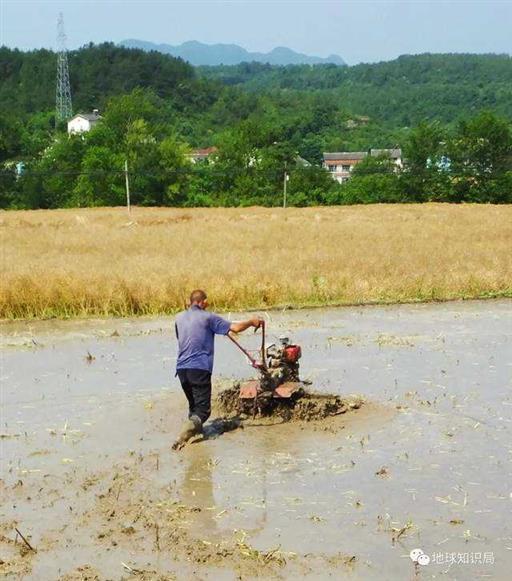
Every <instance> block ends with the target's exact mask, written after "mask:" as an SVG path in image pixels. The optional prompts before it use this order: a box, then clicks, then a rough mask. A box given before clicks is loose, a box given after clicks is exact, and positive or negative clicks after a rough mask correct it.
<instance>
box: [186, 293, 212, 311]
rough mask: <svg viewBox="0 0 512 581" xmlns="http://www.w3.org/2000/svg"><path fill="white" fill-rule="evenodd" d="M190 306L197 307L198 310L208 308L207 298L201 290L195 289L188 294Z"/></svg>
mask: <svg viewBox="0 0 512 581" xmlns="http://www.w3.org/2000/svg"><path fill="white" fill-rule="evenodd" d="M192 305H197V306H198V307H199V308H200V309H206V307H207V306H208V297H207V296H206V293H205V292H204V291H203V290H201V289H197V290H195V291H192V292H191V293H190V306H192Z"/></svg>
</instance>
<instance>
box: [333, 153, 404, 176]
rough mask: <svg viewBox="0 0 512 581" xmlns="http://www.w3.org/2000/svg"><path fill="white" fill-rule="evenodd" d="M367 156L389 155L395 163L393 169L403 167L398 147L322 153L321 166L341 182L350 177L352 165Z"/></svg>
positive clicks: (398, 169) (396, 169)
mask: <svg viewBox="0 0 512 581" xmlns="http://www.w3.org/2000/svg"><path fill="white" fill-rule="evenodd" d="M368 156H371V157H390V158H391V160H392V161H393V164H394V165H395V171H397V172H398V171H400V170H402V169H403V159H402V150H401V149H400V148H394V149H370V150H369V151H338V152H333V153H324V154H323V163H322V167H324V168H325V169H327V171H329V173H330V174H331V175H332V178H333V179H334V180H336V181H337V182H339V183H340V184H343V183H345V182H347V181H348V180H349V179H350V178H351V177H352V172H353V170H354V167H355V166H356V165H357V164H358V163H361V162H362V161H363V160H364V159H366V158H367V157H368Z"/></svg>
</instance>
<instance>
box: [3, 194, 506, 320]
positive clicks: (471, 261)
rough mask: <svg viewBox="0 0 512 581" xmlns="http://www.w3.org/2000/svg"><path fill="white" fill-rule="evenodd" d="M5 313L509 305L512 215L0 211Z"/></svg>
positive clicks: (488, 211) (405, 208)
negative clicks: (203, 303) (486, 301)
mask: <svg viewBox="0 0 512 581" xmlns="http://www.w3.org/2000/svg"><path fill="white" fill-rule="evenodd" d="M0 217H1V219H0V235H1V240H0V243H1V245H2V278H1V281H0V317H4V318H30V317H35V318H46V317H75V316H88V315H99V316H106V315H114V316H128V315H141V314H157V313H172V312H174V311H176V310H178V309H180V308H181V307H182V306H183V303H184V301H185V300H186V297H187V295H188V293H189V291H190V289H191V288H195V287H204V288H206V289H207V291H208V293H209V295H210V298H211V303H212V306H213V307H214V308H216V309H221V310H240V309H262V308H268V307H273V306H292V307H300V306H307V305H310V306H318V305H328V304H350V303H352V304H362V303H373V302H405V301H426V300H444V299H453V298H475V297H489V296H510V295H511V294H512V253H511V252H510V248H511V247H512V206H492V205H458V206H456V205H448V204H445V205H443V204H424V205H413V204H411V205H372V206H352V207H322V208H302V209H301V208H288V209H286V210H282V209H280V208H222V209H221V208H219V209H172V208H134V209H133V212H132V215H131V217H128V215H127V213H126V210H125V209H122V208H114V209H109V208H96V209H70V210H52V211H44V210H39V211H16V212H2V213H1V214H0Z"/></svg>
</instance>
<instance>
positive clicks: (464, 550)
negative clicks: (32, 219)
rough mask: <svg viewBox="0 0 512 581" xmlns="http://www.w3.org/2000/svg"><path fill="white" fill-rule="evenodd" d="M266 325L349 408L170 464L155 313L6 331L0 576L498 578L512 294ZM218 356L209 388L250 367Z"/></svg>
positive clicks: (168, 383)
mask: <svg viewBox="0 0 512 581" xmlns="http://www.w3.org/2000/svg"><path fill="white" fill-rule="evenodd" d="M266 317H267V327H268V330H269V332H270V334H271V337H270V338H271V339H272V338H273V336H274V337H275V336H278V335H280V334H283V333H286V334H289V335H290V337H291V338H292V340H293V341H296V342H297V343H299V344H300V345H301V346H302V350H303V358H302V360H301V375H302V376H303V378H305V379H309V380H311V382H312V386H311V387H312V389H314V390H315V391H316V392H319V393H325V394H335V395H340V396H343V397H346V396H350V397H359V396H361V397H362V398H363V399H364V404H363V405H361V407H359V408H358V409H354V410H351V411H350V412H347V413H345V414H342V415H339V416H336V417H334V418H329V419H328V421H312V422H289V423H282V422H279V421H276V422H275V423H272V422H258V421H254V422H251V423H250V425H246V426H245V428H244V429H236V430H233V431H230V432H226V433H224V434H221V435H219V436H218V437H211V438H210V439H208V440H205V441H202V442H198V443H196V444H191V445H189V446H187V447H185V448H184V449H183V450H182V451H180V452H179V453H176V452H171V450H170V446H171V444H172V441H173V440H174V438H175V437H176V434H177V432H178V430H179V427H180V423H181V421H182V419H183V418H184V412H185V400H184V397H183V396H182V394H181V393H180V388H179V384H178V381H177V379H176V378H174V363H175V350H176V342H175V338H174V334H173V326H172V319H136V320H127V319H119V320H113V319H108V320H98V321H96V320H87V321H64V322H57V321H50V322H37V323H26V322H25V323H4V324H3V325H2V345H1V357H2V359H1V381H2V384H1V389H2V391H1V424H0V453H1V466H0V468H1V472H0V495H1V499H2V502H1V506H0V577H1V576H4V577H5V578H7V579H36V580H44V581H46V580H57V579H61V580H64V581H74V580H89V581H91V580H106V579H112V580H121V579H147V580H164V579H180V580H181V579H187V580H188V579H215V580H224V579H226V580H230V579H252V578H260V579H292V578H296V577H303V578H305V579H354V580H359V579H364V580H366V579H370V580H373V579H375V580H376V579H379V580H388V579H389V580H397V579H460V580H466V579H480V578H482V579H499V580H501V579H503V580H505V579H509V578H510V570H511V568H512V525H511V522H512V519H511V516H512V478H511V476H512V438H511V427H512V302H511V301H487V302H467V303H464V302H454V303H444V304H429V305H404V306H398V307H364V308H342V309H317V310H308V311H287V312H270V313H268V315H266ZM231 318H232V319H237V318H239V316H238V315H236V316H235V315H233V316H232V317H231ZM243 342H244V345H246V346H253V344H254V346H255V347H257V343H258V337H257V336H256V337H255V336H253V335H250V334H247V335H246V337H245V338H244V339H243ZM216 350H217V352H216V369H215V376H216V379H217V388H218V389H221V388H222V387H225V386H227V385H230V384H231V383H232V382H233V381H234V380H236V379H241V378H249V377H251V376H252V370H251V368H250V367H249V366H248V365H247V364H246V363H245V361H244V359H243V357H242V356H241V355H240V353H239V352H237V351H235V350H234V347H233V345H232V344H231V343H230V342H228V341H227V340H225V339H223V338H218V339H217V342H216ZM16 529H17V530H18V531H19V533H20V534H21V535H23V537H24V539H25V540H23V539H22V537H21V536H20V534H18V533H17V532H16ZM414 549H420V550H421V551H422V552H423V553H424V555H427V556H428V559H429V560H430V562H429V563H428V564H419V563H415V562H414V561H413V560H411V558H410V552H411V551H412V550H414ZM426 560H427V559H426V558H423V559H422V561H423V562H425V561H426Z"/></svg>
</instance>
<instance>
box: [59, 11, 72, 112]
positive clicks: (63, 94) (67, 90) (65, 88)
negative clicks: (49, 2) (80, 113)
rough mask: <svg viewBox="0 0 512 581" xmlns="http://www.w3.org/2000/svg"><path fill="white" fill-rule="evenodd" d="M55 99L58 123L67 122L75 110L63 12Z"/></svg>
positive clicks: (60, 17) (60, 25) (60, 26)
mask: <svg viewBox="0 0 512 581" xmlns="http://www.w3.org/2000/svg"><path fill="white" fill-rule="evenodd" d="M55 97H56V99H55V101H56V108H55V109H56V117H57V121H67V120H68V119H70V118H71V116H72V115H73V108H72V105H71V87H70V85H69V68H68V53H67V50H66V34H65V32H64V18H63V16H62V12H61V13H60V14H59V20H58V23H57V89H56V94H55Z"/></svg>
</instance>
